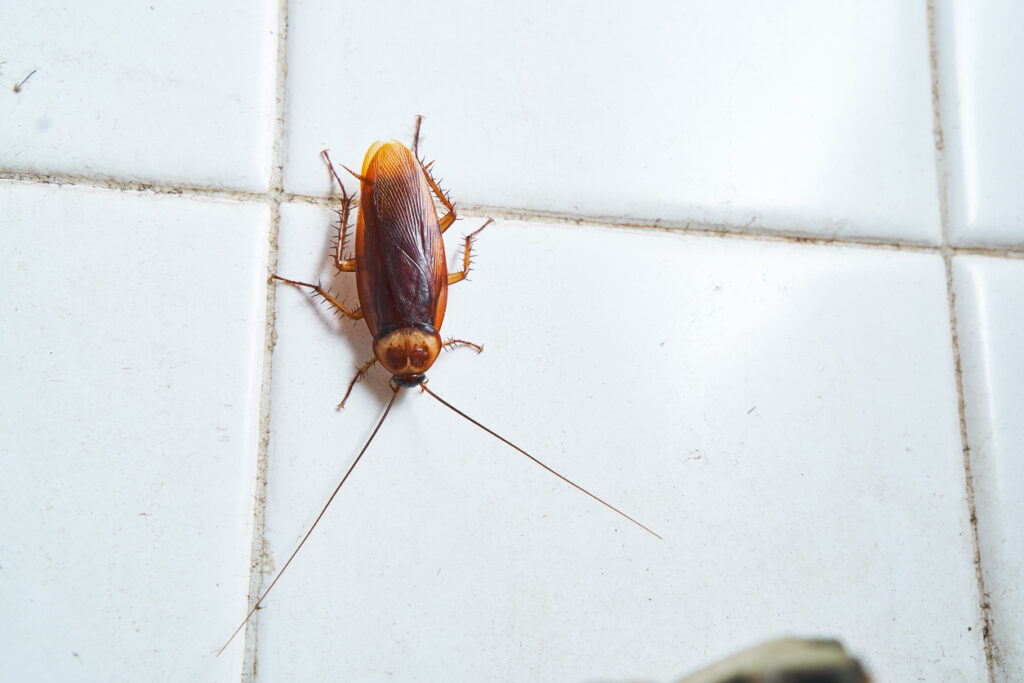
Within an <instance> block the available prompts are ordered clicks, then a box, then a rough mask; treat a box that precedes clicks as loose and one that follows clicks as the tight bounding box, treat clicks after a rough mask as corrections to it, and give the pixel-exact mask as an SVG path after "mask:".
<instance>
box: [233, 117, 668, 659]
mask: <svg viewBox="0 0 1024 683" xmlns="http://www.w3.org/2000/svg"><path fill="white" fill-rule="evenodd" d="M421 122H422V117H417V119H416V133H415V136H414V138H413V144H412V149H411V150H410V149H409V148H408V147H406V146H405V145H403V144H402V143H401V142H399V141H397V140H390V141H387V142H383V141H377V142H375V143H373V144H372V145H371V146H370V149H369V150H367V152H366V156H365V157H364V159H363V167H362V172H361V173H356V172H354V171H352V170H350V169H348V168H346V167H344V166H342V168H345V170H346V171H348V172H349V173H351V174H352V175H353V176H355V177H356V178H358V179H359V182H360V200H359V213H358V218H357V220H356V253H355V256H354V257H352V258H347V259H346V258H344V257H343V250H344V247H345V238H346V236H347V232H348V218H349V213H350V209H351V208H352V204H353V197H351V196H349V195H348V194H347V193H346V192H345V185H344V183H342V181H341V178H339V177H338V174H337V172H336V171H335V170H334V165H333V164H332V163H331V159H330V156H329V155H328V154H327V151H326V150H324V151H323V152H321V154H323V156H324V159H325V160H326V161H327V165H328V168H329V169H330V172H331V175H332V176H333V178H334V180H335V181H337V183H338V185H339V187H340V188H341V195H342V198H341V209H340V210H339V211H338V214H339V217H340V221H339V223H338V241H337V244H336V245H335V250H334V263H335V265H336V266H337V268H338V270H339V271H342V272H348V273H352V272H354V273H355V274H356V287H357V289H358V292H359V308H356V309H354V310H349V309H348V308H346V307H345V306H344V305H342V303H341V302H339V301H338V300H337V299H336V298H335V297H334V296H333V295H332V294H331V293H330V292H329V291H327V290H325V289H324V288H323V287H321V286H320V285H319V284H313V283H310V282H301V281H298V280H289V279H288V278H284V277H281V276H280V275H276V274H275V275H272V276H271V277H272V279H274V280H278V281H280V282H284V283H287V284H290V285H295V286H296V287H306V288H308V289H310V290H311V291H312V292H314V293H315V294H317V295H319V296H321V297H323V299H324V300H325V301H327V302H328V303H329V304H330V305H331V306H333V307H334V308H335V309H337V310H338V311H339V312H341V314H343V315H344V316H346V317H348V318H351V319H353V320H359V319H362V320H365V321H366V325H367V327H369V328H370V334H372V335H373V358H372V359H370V360H369V361H367V362H366V364H365V365H363V366H362V367H361V368H360V369H359V371H358V372H357V373H356V375H355V377H353V378H352V381H351V382H350V383H349V385H348V390H347V391H346V392H345V396H344V397H343V398H342V400H341V403H339V404H338V408H339V409H340V408H343V407H344V405H345V401H347V400H348V397H349V395H350V394H351V393H352V388H353V387H354V386H355V384H356V382H358V381H359V380H360V379H362V378H363V377H364V376H365V375H366V373H367V372H368V371H369V370H370V368H372V367H373V366H374V365H376V364H377V363H380V364H381V365H382V366H384V368H385V369H386V370H387V371H388V372H389V373H391V388H392V391H393V393H392V396H391V400H390V401H388V404H387V407H386V408H385V409H384V414H383V415H381V418H380V420H379V421H378V422H377V426H376V427H374V429H373V432H371V434H370V437H369V438H368V439H367V440H366V443H365V444H364V445H363V448H362V450H360V451H359V455H357V456H356V459H355V460H354V461H353V462H352V464H351V465H350V466H349V468H348V470H347V471H346V472H345V476H343V477H342V478H341V481H340V482H339V483H338V485H337V487H335V489H334V492H333V493H331V496H330V497H329V498H328V499H327V503H325V504H324V507H323V509H322V510H321V511H320V514H319V515H317V518H316V519H315V520H314V521H313V524H312V526H310V528H309V531H307V532H306V535H305V536H303V537H302V540H301V541H299V544H298V546H297V547H296V548H295V550H294V551H293V552H292V554H291V555H290V556H289V557H288V561H287V562H285V563H284V566H283V567H281V570H280V571H279V572H278V573H277V576H276V577H274V580H273V581H271V582H270V585H269V586H268V587H267V589H266V590H265V591H263V594H262V595H261V596H260V597H259V599H258V600H257V601H256V603H255V604H254V605H253V606H252V608H251V609H250V610H249V613H248V614H247V615H246V616H245V619H244V620H243V621H242V623H241V624H240V625H239V626H238V628H237V629H235V632H234V633H232V634H231V638H229V639H228V642H227V643H225V644H224V646H223V647H222V648H221V649H220V651H219V652H218V653H217V654H218V655H219V654H220V653H221V652H223V651H224V650H225V648H227V646H228V645H229V644H230V643H231V640H232V639H234V637H235V636H236V635H237V634H238V632H239V631H241V630H242V627H244V626H245V624H246V623H247V622H248V621H249V618H250V617H251V616H252V615H253V613H254V612H255V611H256V610H257V609H259V606H260V604H261V603H262V602H263V600H264V598H266V597H267V594H268V593H269V592H270V590H271V589H272V588H273V587H274V584H276V583H277V581H278V579H280V578H281V575H282V574H283V573H284V571H285V570H286V569H287V568H288V565H289V564H291V562H292V560H293V559H295V556H296V554H298V552H299V550H300V549H301V548H302V546H303V544H304V543H305V542H306V539H308V538H309V536H310V534H312V533H313V529H315V528H316V525H317V524H318V523H319V522H320V519H321V518H322V517H323V516H324V513H325V512H327V508H328V507H329V506H330V504H331V502H332V501H333V500H334V497H335V496H337V495H338V491H340V490H341V487H342V485H344V483H345V480H347V479H348V477H349V475H350V474H352V470H354V469H355V466H356V465H357V464H359V460H360V458H362V457H363V454H364V453H366V449H367V448H369V447H370V443H371V442H372V441H373V438H374V437H375V436H376V435H377V432H378V431H379V430H380V428H381V425H383V424H384V420H385V419H386V418H387V416H388V413H389V412H391V407H392V406H393V405H394V404H395V399H396V398H397V397H398V392H399V390H400V389H402V388H411V387H416V386H418V387H420V389H421V390H422V391H423V392H425V393H427V394H429V395H430V396H431V397H433V398H434V399H436V400H437V401H439V402H440V403H441V404H443V405H445V406H446V407H448V408H449V409H451V410H452V411H454V412H455V413H457V414H459V415H461V416H462V417H464V418H465V419H467V420H469V421H470V422H472V423H473V424H475V425H476V426H477V427H480V428H481V429H483V430H484V431H486V432H487V433H489V434H491V435H492V436H494V437H495V438H497V439H499V440H500V441H502V442H504V443H506V444H508V445H509V446H511V447H512V448H514V449H515V450H517V451H519V452H520V453H522V454H523V455H525V456H526V457H527V458H529V459H530V460H532V461H533V462H535V463H537V464H538V465H540V466H541V467H543V468H544V469H545V470H547V471H548V472H551V473H552V474H553V475H555V476H556V477H558V478H559V479H561V480H562V481H564V482H566V483H567V484H569V485H571V486H573V487H575V488H576V489H578V490H580V491H582V492H583V493H585V494H587V495H588V496H590V497H591V498H593V499H594V500H596V501H598V502H599V503H601V504H602V505H604V506H605V507H607V508H609V509H611V510H613V511H615V512H616V513H618V514H619V515H621V516H622V517H624V518H626V519H628V520H629V521H630V522H632V523H633V524H636V525H637V526H639V527H640V528H641V529H643V530H644V531H647V532H648V533H650V534H653V535H654V536H657V537H658V538H661V536H658V534H656V533H654V532H653V531H651V530H650V529H648V528H647V527H646V526H644V525H643V524H641V523H640V522H638V521H636V520H635V519H633V518H632V517H630V516H629V515H627V514H626V513H624V512H622V511H621V510H619V509H618V508H616V507H614V506H612V505H610V504H608V503H606V502H605V501H603V500H601V499H600V498H598V497H597V496H595V495H594V494H593V493H591V492H590V491H587V490H586V489H584V488H583V487H581V486H579V485H578V484H576V483H574V482H572V481H570V480H568V479H566V478H565V477H563V476H562V475H561V474H559V473H558V472H555V471H554V470H553V469H551V468H550V467H548V466H547V465H545V464H544V463H542V462H541V461H540V460H538V459H537V458H535V457H533V456H532V455H530V454H529V453H527V452H526V451H524V450H523V449H522V448H520V447H519V446H517V445H515V444H514V443H512V442H511V441H509V440H508V439H506V438H504V437H503V436H501V435H499V434H497V433H495V432H494V431H492V430H491V429H489V428H488V427H485V426H484V425H482V424H481V423H479V422H477V421H476V420H474V419H473V418H471V417H470V416H469V415H466V414H465V413H464V412H462V411H461V410H459V409H458V408H456V407H455V406H453V405H451V404H450V403H448V402H447V401H445V400H444V399H443V398H441V397H440V396H438V395H437V394H435V393H434V392H433V391H431V390H430V389H429V388H428V387H427V384H426V382H427V380H426V375H425V373H426V372H427V370H429V369H430V366H431V365H433V363H434V361H435V360H436V359H437V356H438V354H439V353H440V351H441V349H442V348H445V347H455V346H468V347H471V348H474V349H476V350H477V352H480V351H482V350H483V347H481V346H479V345H477V344H474V343H472V342H468V341H464V340H462V339H450V340H448V341H445V342H442V341H441V336H440V334H439V331H440V329H441V321H442V320H443V319H444V312H445V305H446V303H447V298H448V286H449V285H453V284H455V283H457V282H461V281H462V280H464V279H465V278H466V275H467V274H468V273H469V267H470V257H471V250H472V247H473V240H474V238H475V237H476V236H477V235H478V234H479V233H480V231H481V230H483V229H484V228H486V227H487V226H488V225H489V224H490V223H491V222H492V221H491V219H487V221H485V222H484V224H483V225H482V226H480V227H479V228H477V229H476V230H475V231H474V232H472V233H470V234H469V235H467V236H466V237H465V243H464V245H463V254H462V269H461V270H459V271H456V272H454V273H449V272H448V264H447V260H446V257H445V250H444V243H443V241H442V238H441V235H442V234H443V233H444V232H445V231H446V230H447V229H448V228H450V227H451V225H452V224H453V223H454V222H455V205H454V204H453V203H452V201H451V200H450V199H449V198H448V196H447V194H445V192H444V191H442V190H441V188H440V187H439V186H438V184H437V182H435V181H434V179H433V177H432V176H431V174H430V166H431V164H424V163H423V162H422V161H421V160H420V158H419V156H418V146H419V135H420V124H421ZM431 163H432V162H431ZM434 197H436V198H437V201H438V202H439V203H440V204H441V205H442V206H443V207H444V209H445V211H446V213H445V214H444V215H443V216H441V218H440V219H438V217H437V210H436V209H435V206H434Z"/></svg>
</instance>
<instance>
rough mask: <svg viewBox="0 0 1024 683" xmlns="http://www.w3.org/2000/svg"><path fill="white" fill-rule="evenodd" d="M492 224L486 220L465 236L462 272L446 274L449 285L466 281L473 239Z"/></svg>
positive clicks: (490, 220) (491, 221) (491, 220)
mask: <svg viewBox="0 0 1024 683" xmlns="http://www.w3.org/2000/svg"><path fill="white" fill-rule="evenodd" d="M493 222H494V220H493V219H490V218H488V219H487V220H486V221H484V224H483V225H481V226H480V227H479V228H477V229H476V230H474V231H473V232H471V233H469V234H468V235H466V243H465V245H464V246H463V248H462V270H460V271H458V272H455V273H448V284H449V285H454V284H455V283H456V282H462V281H463V280H465V279H466V276H467V275H469V262H470V259H471V258H472V250H473V238H474V237H476V236H477V235H478V234H479V233H480V231H481V230H483V229H484V228H486V227H487V226H488V225H490V224H491V223H493Z"/></svg>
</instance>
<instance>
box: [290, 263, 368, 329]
mask: <svg viewBox="0 0 1024 683" xmlns="http://www.w3.org/2000/svg"><path fill="white" fill-rule="evenodd" d="M270 277H271V278H273V279H274V280H280V281H281V282H287V283H288V284H290V285H295V286H296V287H309V288H310V289H312V290H313V291H314V292H316V293H317V294H319V295H320V296H322V297H323V298H324V299H325V300H326V301H327V303H329V304H331V305H332V306H334V307H335V308H337V309H338V310H339V311H341V312H342V313H344V314H345V317H347V318H352V320H362V318H363V309H361V308H357V309H355V310H354V311H350V310H348V309H347V308H345V307H344V306H342V305H341V302H340V301H338V300H337V299H335V298H334V297H333V296H331V295H330V294H329V293H328V292H327V290H326V289H324V288H323V287H321V286H320V285H314V284H313V283H311V282H299V281H298V280H289V279H288V278H286V277H281V276H280V275H277V274H274V275H271V276H270Z"/></svg>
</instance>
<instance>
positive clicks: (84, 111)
mask: <svg viewBox="0 0 1024 683" xmlns="http://www.w3.org/2000/svg"><path fill="white" fill-rule="evenodd" d="M276 9H277V3H274V2H270V1H269V0H264V1H263V2H258V3H251V2H228V3H212V4H211V3H206V2H200V1H197V0H186V2H175V3H151V2H143V3H123V2H116V1H114V0H98V1H94V2H88V3H66V4H60V3H56V4H55V3H5V4H4V6H3V7H2V8H0V45H3V46H4V53H3V55H0V58H2V59H3V60H6V61H5V62H4V63H3V64H2V65H0V70H2V71H0V74H2V76H0V85H2V86H3V87H0V119H2V120H3V122H4V124H3V126H0V166H3V167H7V168H15V169H19V170H22V171H32V172H38V173H48V172H58V173H72V174H85V175H89V176H94V175H109V176H116V177H118V178H122V179H124V178H128V179H137V180H154V181H158V182H163V183H182V184H186V185H192V186H218V187H220V186H227V187H231V188H240V189H245V190H258V189H261V188H263V187H265V186H266V183H267V178H268V175H269V168H270V133H271V130H272V121H273V116H274V79H275V74H276V70H275V67H274V60H275V58H276V55H275V50H276V41H277V38H276V36H275V29H276V26H277V23H276V19H275V17H276ZM33 69H37V70H38V71H37V72H36V74H35V75H34V76H33V77H32V78H31V80H29V81H28V82H27V83H26V84H25V86H24V88H23V89H22V91H21V92H19V93H14V92H12V90H11V87H12V85H13V84H15V83H17V82H18V81H19V80H21V78H23V77H24V76H25V75H27V74H28V73H29V72H31V71H32V70H33Z"/></svg>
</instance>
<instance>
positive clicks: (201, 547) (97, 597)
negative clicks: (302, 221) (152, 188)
mask: <svg viewBox="0 0 1024 683" xmlns="http://www.w3.org/2000/svg"><path fill="white" fill-rule="evenodd" d="M0 206H3V215H4V220H5V221H8V225H13V226H16V227H17V230H16V231H10V230H4V231H0V307H2V310H3V320H4V324H3V330H2V332H0V357H2V358H3V360H2V361H0V368H2V369H0V375H2V392H0V434H2V435H3V439H2V443H0V468H2V470H3V477H2V478H0V518H2V519H3V520H4V524H3V533H2V540H0V567H2V571H0V596H2V598H0V602H2V612H3V618H2V619H0V659H2V660H3V662H4V675H3V678H5V679H6V680H11V681H73V680H79V681H81V680H84V681H131V680H135V681H141V680H148V681H152V680H160V681H180V680H231V679H232V677H237V671H238V665H239V661H240V660H239V657H240V651H241V649H240V648H238V647H236V648H235V649H234V650H232V652H231V653H230V654H229V655H228V656H225V657H223V658H221V659H214V658H213V652H214V651H215V650H216V647H217V643H216V641H217V640H218V639H219V638H220V637H221V635H222V634H224V630H225V628H226V621H225V620H226V619H227V618H228V616H229V615H234V614H237V613H238V612H239V611H241V610H242V609H243V608H244V605H245V598H246V594H247V592H248V585H249V580H248V569H249V567H248V564H249V563H248V557H249V546H250V537H251V531H252V530H251V526H252V482H253V474H254V471H253V470H254V460H253V457H252V454H253V452H254V450H255V444H256V437H257V433H258V432H257V424H256V418H257V416H258V414H259V413H258V406H257V404H256V402H257V398H258V392H259V377H260V367H261V364H262V351H263V348H262V347H263V342H262V340H263V328H264V311H265V304H264V300H265V295H264V281H265V274H264V273H265V265H264V257H265V254H266V226H267V217H268V212H267V210H266V208H265V207H262V206H259V205H249V206H240V205H237V204H233V203H230V202H206V201H193V200H185V199H174V198H166V197H153V196H149V195H146V194H125V193H117V192H107V191H99V190H92V189H76V188H67V187H66V188H57V187H50V186H32V185H12V184H10V183H4V184H0ZM224 637H226V634H225V636H224Z"/></svg>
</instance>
